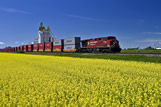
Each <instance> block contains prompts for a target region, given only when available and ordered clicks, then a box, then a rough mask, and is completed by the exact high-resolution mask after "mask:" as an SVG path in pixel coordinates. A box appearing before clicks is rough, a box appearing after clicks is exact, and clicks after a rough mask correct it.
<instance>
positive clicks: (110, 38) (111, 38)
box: [108, 37, 116, 40]
mask: <svg viewBox="0 0 161 107" xmlns="http://www.w3.org/2000/svg"><path fill="white" fill-rule="evenodd" d="M113 39H116V38H115V37H109V38H108V40H113Z"/></svg>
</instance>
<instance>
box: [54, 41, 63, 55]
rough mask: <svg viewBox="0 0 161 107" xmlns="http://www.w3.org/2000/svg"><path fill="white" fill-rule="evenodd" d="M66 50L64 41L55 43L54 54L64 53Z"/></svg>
mask: <svg viewBox="0 0 161 107" xmlns="http://www.w3.org/2000/svg"><path fill="white" fill-rule="evenodd" d="M63 49H64V40H63V39H61V40H55V41H54V42H53V52H63Z"/></svg>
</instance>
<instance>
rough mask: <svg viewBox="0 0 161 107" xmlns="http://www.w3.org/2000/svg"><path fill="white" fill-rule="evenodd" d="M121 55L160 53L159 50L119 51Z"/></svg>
mask: <svg viewBox="0 0 161 107" xmlns="http://www.w3.org/2000/svg"><path fill="white" fill-rule="evenodd" d="M121 53H161V50H156V49H154V50H145V49H142V50H141V49H140V50H121Z"/></svg>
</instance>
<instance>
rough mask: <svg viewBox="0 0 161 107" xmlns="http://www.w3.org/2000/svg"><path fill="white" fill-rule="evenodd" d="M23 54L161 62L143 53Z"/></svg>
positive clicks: (159, 58) (159, 59) (160, 58)
mask: <svg viewBox="0 0 161 107" xmlns="http://www.w3.org/2000/svg"><path fill="white" fill-rule="evenodd" d="M25 54H32V55H49V56H66V57H74V58H89V59H107V60H109V59H110V60H123V61H138V62H153V63H161V57H159V56H157V57H156V56H153V57H148V56H144V55H121V54H120V55H119V54H110V53H107V54H98V53H53V52H25Z"/></svg>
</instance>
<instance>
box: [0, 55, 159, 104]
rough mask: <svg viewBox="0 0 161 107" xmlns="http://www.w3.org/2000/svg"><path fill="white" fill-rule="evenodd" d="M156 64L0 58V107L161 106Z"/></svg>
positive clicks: (1, 56)
mask: <svg viewBox="0 0 161 107" xmlns="http://www.w3.org/2000/svg"><path fill="white" fill-rule="evenodd" d="M160 85H161V64H160V63H150V62H146V63H145V62H136V61H123V60H122V61H121V60H109V59H106V60H104V59H92V58H90V59H89V58H74V57H62V56H61V57H60V56H41V55H29V54H12V53H0V105H1V106H106V107H108V106H113V107H115V106H117V105H120V106H150V107H153V106H154V107H156V106H161V105H160V103H161V102H160V100H161V95H160V91H161V88H160Z"/></svg>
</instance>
